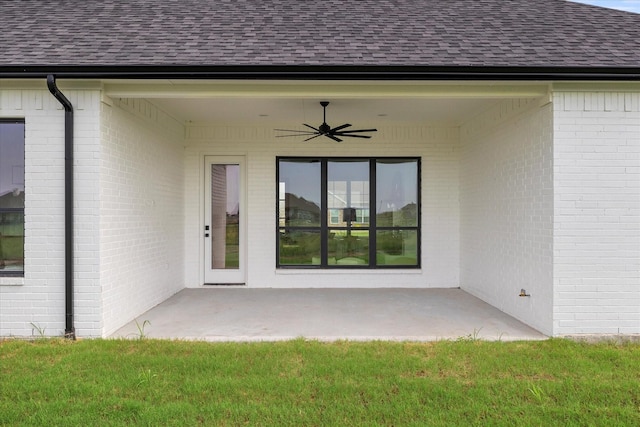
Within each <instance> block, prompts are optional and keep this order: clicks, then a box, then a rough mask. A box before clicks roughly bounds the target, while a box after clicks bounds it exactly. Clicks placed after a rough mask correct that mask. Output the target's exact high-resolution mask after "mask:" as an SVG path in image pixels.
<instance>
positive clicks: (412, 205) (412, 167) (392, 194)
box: [376, 159, 418, 227]
mask: <svg viewBox="0 0 640 427" xmlns="http://www.w3.org/2000/svg"><path fill="white" fill-rule="evenodd" d="M376 205H377V206H376V222H377V226H378V227H417V226H418V162H417V160H386V159H385V160H378V161H377V163H376Z"/></svg>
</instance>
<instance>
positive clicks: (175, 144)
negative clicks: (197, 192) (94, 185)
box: [100, 99, 184, 335]
mask: <svg viewBox="0 0 640 427" xmlns="http://www.w3.org/2000/svg"><path fill="white" fill-rule="evenodd" d="M183 157H184V129H183V127H182V126H181V125H180V124H178V123H177V122H176V121H175V120H173V119H172V118H171V117H169V116H167V115H166V114H164V113H163V112H162V111H160V110H158V109H157V108H155V107H154V106H153V105H152V104H150V103H149V102H147V101H144V100H131V99H130V100H114V101H113V105H108V104H103V108H102V155H101V160H102V161H101V163H100V174H101V182H100V252H101V266H100V267H101V269H100V274H101V284H102V301H103V304H104V329H103V331H102V334H103V335H109V334H110V333H112V332H114V331H115V330H116V329H118V328H119V327H121V326H122V325H124V324H125V323H127V322H129V321H131V320H133V318H134V317H135V316H138V315H140V314H141V313H143V312H144V311H146V310H147V309H149V308H151V307H153V306H155V305H157V304H159V303H160V302H162V301H163V300H165V299H166V298H168V297H169V296H171V295H173V294H174V293H176V292H177V291H179V290H180V289H182V288H183V287H184V274H183V273H184V254H183V241H184V236H183V230H184V221H183V212H184V208H183V204H184V197H183V189H184V181H183V180H184V177H183V176H184V175H183V174H184V166H183Z"/></svg>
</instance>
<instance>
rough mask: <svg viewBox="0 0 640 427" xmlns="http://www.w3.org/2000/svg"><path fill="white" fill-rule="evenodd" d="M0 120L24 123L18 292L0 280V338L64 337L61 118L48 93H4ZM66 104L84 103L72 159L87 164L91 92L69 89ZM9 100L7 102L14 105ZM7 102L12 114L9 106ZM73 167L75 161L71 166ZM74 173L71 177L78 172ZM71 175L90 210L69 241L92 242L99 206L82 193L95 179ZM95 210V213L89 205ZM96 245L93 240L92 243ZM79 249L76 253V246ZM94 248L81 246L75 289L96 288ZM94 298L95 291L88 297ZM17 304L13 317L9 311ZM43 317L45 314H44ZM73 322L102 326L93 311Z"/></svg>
mask: <svg viewBox="0 0 640 427" xmlns="http://www.w3.org/2000/svg"><path fill="white" fill-rule="evenodd" d="M1 92H2V97H1V99H2V101H1V102H0V117H12V118H24V119H25V197H26V200H25V221H26V224H25V275H24V278H20V279H19V281H20V282H21V284H20V285H19V286H4V284H5V283H7V282H8V281H10V278H3V280H2V282H0V336H1V335H11V334H12V335H18V336H21V335H23V336H24V335H26V336H29V335H31V334H32V329H33V326H32V325H31V323H33V324H36V325H38V327H41V328H44V329H45V330H46V333H47V334H51V335H60V334H61V333H62V332H63V331H64V326H65V322H64V320H65V319H64V113H63V111H62V108H61V106H60V104H59V103H58V101H56V100H55V98H54V97H53V96H52V95H51V94H50V93H49V92H48V91H46V90H35V91H34V90H2V91H1ZM65 93H66V94H67V95H68V96H69V97H70V98H71V99H75V97H77V95H78V94H80V95H81V96H83V97H84V98H83V99H85V100H87V102H85V104H84V106H83V109H82V110H81V111H76V112H75V123H76V126H75V128H74V132H75V136H76V140H75V147H74V149H75V155H76V156H77V158H79V159H83V158H91V157H93V156H95V152H96V151H97V150H98V148H99V147H98V145H97V141H98V140H97V137H98V134H97V132H96V129H95V126H94V125H91V123H94V124H95V123H97V121H98V120H99V114H98V113H99V110H98V107H99V105H98V103H97V102H94V101H92V100H94V99H98V96H97V95H96V92H92V91H68V92H65ZM12 100H13V101H12ZM7 103H9V104H11V108H7ZM76 164H78V162H76ZM76 172H77V171H76ZM75 176H76V179H75V181H76V184H75V190H76V191H75V196H76V200H75V203H76V206H82V207H83V208H85V209H89V210H90V211H91V214H85V213H83V212H80V213H78V214H76V216H75V224H74V225H75V238H76V239H89V240H88V241H92V240H91V239H93V238H95V237H96V235H97V223H95V221H94V220H95V214H96V211H97V208H98V206H97V204H96V203H95V202H94V196H93V194H91V193H90V191H88V189H91V188H95V178H91V177H83V179H81V180H80V179H78V178H79V176H78V174H76V175H75ZM92 204H93V207H91V205H92ZM94 242H95V241H94ZM76 249H77V248H76ZM98 262H99V259H98V251H97V244H95V243H94V244H87V245H85V246H83V248H82V251H78V252H76V263H75V264H76V265H79V264H83V265H85V266H87V267H88V269H87V272H86V273H85V274H83V275H82V276H81V275H80V274H79V273H78V272H76V273H75V275H74V279H75V286H76V289H77V290H78V291H82V290H83V289H96V288H98V283H99V280H98V271H97V265H98ZM94 292H95V291H94ZM16 304H21V307H20V309H19V313H17V314H16V315H14V316H13V317H11V316H9V317H8V316H7V313H11V307H14V306H15V305H16ZM77 306H78V304H76V307H77ZM47 313H49V314H47ZM76 320H77V321H79V322H85V321H86V322H89V323H91V324H94V325H95V324H100V322H101V316H100V313H99V312H94V313H90V314H88V315H87V316H85V315H84V314H80V315H78V316H76ZM78 333H79V334H80V335H84V336H87V335H98V334H99V333H100V329H99V328H93V329H84V330H83V329H82V328H80V329H79V330H78Z"/></svg>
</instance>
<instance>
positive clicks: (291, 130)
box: [274, 129, 316, 133]
mask: <svg viewBox="0 0 640 427" xmlns="http://www.w3.org/2000/svg"><path fill="white" fill-rule="evenodd" d="M274 130H277V131H279V132H297V133H316V132H311V131H310V130H305V129H302V130H300V129H274Z"/></svg>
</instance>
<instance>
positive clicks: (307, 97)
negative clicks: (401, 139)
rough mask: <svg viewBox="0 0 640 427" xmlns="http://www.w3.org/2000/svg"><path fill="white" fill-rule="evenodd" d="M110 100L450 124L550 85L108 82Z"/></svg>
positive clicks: (255, 118) (286, 116)
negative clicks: (323, 103)
mask: <svg viewBox="0 0 640 427" xmlns="http://www.w3.org/2000/svg"><path fill="white" fill-rule="evenodd" d="M105 92H106V94H107V95H108V96H111V97H120V98H146V99H149V100H150V101H151V102H153V103H154V104H155V105H157V106H158V107H160V108H161V109H162V110H164V111H165V112H167V113H169V114H170V115H171V116H173V117H175V118H176V119H178V120H180V121H184V122H187V121H192V122H213V123H221V122H224V123H254V124H260V123H265V124H266V123H283V124H286V123H291V126H293V125H297V124H301V123H309V124H312V125H319V124H320V123H321V122H322V107H321V106H320V105H319V102H320V101H330V102H331V104H330V105H329V107H328V108H327V122H328V123H329V124H330V125H338V124H342V123H345V122H349V123H353V124H359V123H363V124H364V123H381V124H384V123H389V122H427V123H428V122H448V123H452V124H460V123H463V122H464V121H466V120H468V119H469V118H470V117H473V116H474V115H475V114H477V113H479V112H480V111H482V110H483V109H485V108H487V107H488V106H489V105H491V104H493V103H495V102H496V101H497V100H498V99H505V98H531V97H536V98H537V97H541V98H545V97H546V96H548V95H547V94H548V93H549V86H548V85H547V84H540V83H538V84H535V83H515V84H504V83H492V82H482V83H469V82H460V83H456V84H443V83H434V82H300V81H295V82H283V81H281V82H264V81H262V82H259V81H222V82H220V81H218V82H201V81H187V82H185V81H177V82H176V81H168V80H167V81H151V82H149V81H147V82H140V81H108V82H106V83H105Z"/></svg>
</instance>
